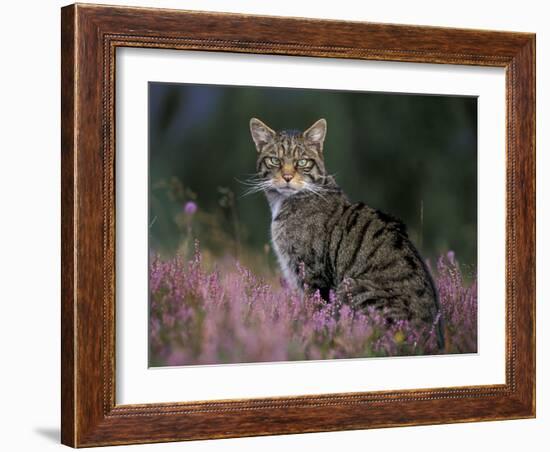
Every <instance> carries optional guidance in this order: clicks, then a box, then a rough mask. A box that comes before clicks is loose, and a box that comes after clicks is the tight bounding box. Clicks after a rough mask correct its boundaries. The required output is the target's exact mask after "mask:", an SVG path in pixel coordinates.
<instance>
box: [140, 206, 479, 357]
mask: <svg viewBox="0 0 550 452" xmlns="http://www.w3.org/2000/svg"><path fill="white" fill-rule="evenodd" d="M188 205H191V207H190V208H189V211H188ZM196 209H197V206H196V204H195V203H194V202H191V201H190V202H188V203H187V204H186V206H185V208H184V210H185V213H186V214H189V215H192V214H193V213H194V212H195V211H196ZM433 276H434V282H435V284H436V286H437V289H438V292H439V298H440V303H441V313H440V316H441V317H442V319H443V325H444V327H445V344H446V352H447V353H472V352H475V351H476V350H477V282H476V280H475V277H474V279H473V281H471V282H467V281H466V280H464V278H463V277H462V274H461V272H460V266H459V264H458V261H457V260H456V259H455V258H454V256H453V255H452V254H451V255H450V256H449V255H446V254H445V255H444V256H442V257H441V258H440V259H439V260H438V261H437V268H435V269H434V271H433ZM149 278H150V291H151V293H150V295H151V296H150V305H149V312H150V316H149V331H150V339H149V340H150V344H149V345H150V350H151V358H152V362H153V363H155V364H154V365H160V366H162V365H185V364H220V363H242V362H265V361H289V360H309V359H332V358H361V357H368V356H398V355H418V354H432V353H438V350H437V344H436V338H435V334H434V330H435V329H434V328H433V327H431V325H430V326H429V327H427V330H424V329H422V328H419V327H417V326H415V325H413V324H412V323H409V322H408V321H406V320H402V321H398V322H395V323H394V324H392V325H388V324H387V323H386V322H385V319H384V315H383V313H381V312H380V311H378V310H376V309H374V308H373V307H371V308H369V309H366V310H364V311H355V310H353V309H352V308H351V307H350V306H349V304H347V303H346V300H345V297H346V294H345V291H344V293H342V294H337V293H334V292H331V293H330V294H329V300H324V299H322V298H321V296H320V293H318V292H314V293H311V294H309V293H307V292H306V293H305V294H301V293H298V292H297V291H294V290H292V289H291V288H290V287H288V286H286V285H282V286H279V285H278V284H269V283H268V282H267V281H266V280H263V279H262V278H261V277H259V276H258V275H256V274H255V272H254V271H252V270H251V269H249V268H246V267H245V266H244V265H242V264H240V263H239V262H237V261H234V260H228V261H220V262H219V263H218V267H217V268H216V269H215V270H214V271H210V270H207V269H206V268H204V266H203V264H202V259H201V250H200V248H199V244H198V242H196V244H195V254H194V256H193V258H192V259H191V260H190V261H186V260H185V259H184V258H182V256H175V257H173V258H169V259H164V258H161V257H160V256H159V255H157V254H154V255H153V256H152V257H151V260H150V270H149ZM266 332H269V334H266Z"/></svg>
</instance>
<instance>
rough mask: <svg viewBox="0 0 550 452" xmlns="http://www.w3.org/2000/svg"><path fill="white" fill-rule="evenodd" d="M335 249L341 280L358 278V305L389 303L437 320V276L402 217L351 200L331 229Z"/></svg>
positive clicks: (398, 310) (405, 314) (402, 312)
mask: <svg viewBox="0 0 550 452" xmlns="http://www.w3.org/2000/svg"><path fill="white" fill-rule="evenodd" d="M330 254H331V259H330V260H331V263H332V265H333V271H334V274H335V275H336V278H335V279H336V282H337V284H338V283H342V282H343V281H344V280H346V279H347V280H350V281H353V283H352V285H353V287H351V288H350V291H351V292H352V296H353V298H354V304H356V305H362V306H368V305H374V306H375V307H381V306H386V307H390V308H391V309H392V310H394V311H395V314H396V315H395V317H396V318H401V319H407V318H408V319H421V320H423V321H426V322H433V321H434V320H435V316H436V314H437V311H438V300H437V293H436V290H435V286H434V283H433V280H432V278H431V276H430V274H429V271H428V269H427V267H426V264H425V263H424V261H423V259H422V258H421V256H420V254H419V253H418V251H417V249H416V247H415V246H414V244H413V243H412V241H411V240H410V239H409V237H408V234H407V229H406V227H405V225H404V224H403V223H402V222H401V221H400V220H398V219H397V218H395V217H393V216H391V215H388V214H386V213H384V212H382V211H380V210H377V209H373V208H371V207H369V206H366V205H365V204H363V203H356V204H352V205H350V206H349V207H348V208H347V209H346V210H345V211H344V213H343V215H342V216H341V217H340V219H339V221H338V222H337V223H336V225H335V228H334V230H333V232H332V234H331V241H330ZM378 305H380V306H378ZM357 307H359V306H357Z"/></svg>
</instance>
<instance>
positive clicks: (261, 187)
mask: <svg viewBox="0 0 550 452" xmlns="http://www.w3.org/2000/svg"><path fill="white" fill-rule="evenodd" d="M246 185H249V188H248V189H247V190H245V192H244V193H243V194H242V197H244V196H249V195H252V194H254V193H259V192H263V191H265V190H267V189H270V188H273V183H272V182H271V181H270V180H260V181H258V182H254V183H252V182H250V183H249V184H246Z"/></svg>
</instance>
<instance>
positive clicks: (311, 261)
mask: <svg viewBox="0 0 550 452" xmlns="http://www.w3.org/2000/svg"><path fill="white" fill-rule="evenodd" d="M326 131H327V122H326V120H324V119H320V120H318V121H317V122H315V123H314V124H313V125H312V126H311V127H310V128H309V129H307V130H306V131H305V132H303V133H302V132H300V131H296V130H282V131H279V132H276V131H274V130H272V129H271V128H270V127H268V126H267V125H266V124H264V123H263V122H262V121H260V120H259V119H256V118H252V119H251V120H250V132H251V135H252V139H253V141H254V144H255V146H256V150H257V152H258V155H257V164H256V170H257V175H256V179H255V185H254V188H253V189H254V190H256V191H263V192H265V195H266V197H267V200H268V202H269V206H270V208H271V214H272V222H271V239H272V244H273V249H274V251H275V254H276V255H277V259H278V262H279V265H280V267H281V271H282V273H283V275H284V278H285V280H286V281H287V283H288V284H290V285H291V286H293V287H294V288H295V289H297V290H300V288H303V287H304V284H307V287H308V288H311V289H312V290H319V291H320V294H321V296H322V297H323V298H324V299H325V300H329V292H330V291H334V293H335V294H336V296H337V298H338V299H340V300H345V301H346V302H348V303H350V305H351V306H352V308H354V309H355V310H358V309H367V308H368V307H370V306H372V307H374V308H376V309H381V310H382V312H383V313H384V316H385V319H386V322H388V323H392V322H394V321H397V320H409V321H411V322H413V324H415V325H418V326H420V327H426V330H429V329H431V328H435V332H436V337H437V343H438V346H439V348H443V344H444V338H443V325H442V320H441V318H440V315H439V301H438V296H437V291H436V289H435V285H434V282H433V280H432V278H431V276H430V273H429V271H428V269H427V267H426V265H425V263H424V261H423V259H422V258H421V257H420V255H419V253H418V251H417V250H416V248H415V247H414V245H413V244H412V242H411V241H410V240H409V238H408V235H407V232H406V228H405V225H404V224H403V223H401V222H400V221H399V220H397V219H395V218H394V217H392V216H390V215H387V214H385V213H383V212H381V211H379V210H376V209H373V208H371V207H369V206H367V205H365V204H364V203H362V202H359V203H355V204H353V203H351V202H350V201H349V200H348V198H347V197H346V195H345V194H344V192H343V191H342V189H341V188H340V187H338V185H337V184H336V181H335V179H334V177H333V176H331V175H329V174H328V173H327V171H326V168H325V162H324V149H323V146H324V140H325V136H326Z"/></svg>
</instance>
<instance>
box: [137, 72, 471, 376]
mask: <svg viewBox="0 0 550 452" xmlns="http://www.w3.org/2000/svg"><path fill="white" fill-rule="evenodd" d="M148 90H149V93H148V95H149V224H148V231H149V250H148V252H149V306H148V309H149V350H148V357H149V359H148V361H149V365H150V366H151V367H161V366H182V365H208V364H235V363H254V362H279V361H297V360H300V361H302V360H325V359H341V358H347V359H351V358H375V357H391V356H413V355H414V356H417V355H435V354H462V353H476V352H477V327H478V325H477V301H478V300H477V99H476V98H475V97H471V96H440V95H424V94H423V95H417V94H393V93H378V92H352V91H333V90H313V89H296V88H269V87H247V86H219V85H195V84H172V83H157V82H150V83H149V87H148Z"/></svg>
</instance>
